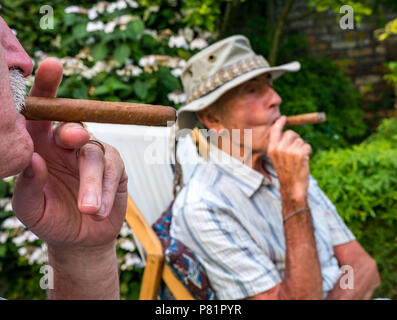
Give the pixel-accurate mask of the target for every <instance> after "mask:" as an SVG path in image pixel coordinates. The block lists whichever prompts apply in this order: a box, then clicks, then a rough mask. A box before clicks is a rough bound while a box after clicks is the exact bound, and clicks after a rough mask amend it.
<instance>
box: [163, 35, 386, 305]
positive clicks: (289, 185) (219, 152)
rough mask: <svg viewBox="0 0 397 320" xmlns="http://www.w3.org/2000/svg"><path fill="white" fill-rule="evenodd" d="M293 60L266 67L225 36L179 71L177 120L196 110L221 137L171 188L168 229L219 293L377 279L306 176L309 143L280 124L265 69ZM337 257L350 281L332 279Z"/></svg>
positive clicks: (330, 295)
mask: <svg viewBox="0 0 397 320" xmlns="http://www.w3.org/2000/svg"><path fill="white" fill-rule="evenodd" d="M299 67H300V66H299V63H297V62H292V63H289V64H286V65H282V66H279V67H269V65H268V63H267V61H266V60H265V59H264V58H263V57H261V56H257V55H256V54H255V53H254V52H253V51H252V49H251V47H250V44H249V42H248V40H247V39H246V38H245V37H243V36H233V37H230V38H227V39H224V40H222V41H220V42H217V43H215V44H213V45H212V46H210V47H208V48H206V49H204V50H203V51H201V52H200V53H198V54H197V55H195V56H194V57H192V58H191V59H190V60H189V61H188V62H187V64H186V67H185V69H184V71H183V75H182V82H183V85H184V89H185V92H186V94H187V104H186V105H185V106H183V107H182V108H181V109H180V110H179V115H178V125H179V129H186V128H190V129H191V128H194V126H195V125H196V122H197V119H198V120H199V121H200V122H201V124H202V125H203V126H204V127H206V128H207V129H210V130H211V131H212V132H216V133H217V134H218V135H219V136H218V137H216V139H215V141H213V142H214V143H215V144H216V143H218V140H220V143H218V144H217V147H216V146H214V145H212V144H211V147H210V151H209V154H208V161H207V162H204V163H202V162H200V163H198V164H197V165H196V166H195V168H194V170H193V173H192V174H191V176H190V179H188V182H187V183H186V185H185V186H184V187H183V189H182V190H181V191H180V193H179V194H178V196H177V198H176V200H175V203H174V206H173V220H172V223H171V236H172V237H174V238H176V239H178V240H180V241H181V242H182V243H184V244H185V245H186V246H187V247H189V248H190V249H191V250H192V251H193V252H194V253H195V254H196V255H197V257H198V259H199V261H200V262H201V264H202V265H203V267H204V269H205V271H206V273H207V275H208V278H209V280H210V282H211V285H212V287H213V288H214V290H215V293H216V295H217V298H219V299H324V298H327V299H369V298H371V296H372V294H373V292H374V290H375V289H376V288H377V287H378V286H379V284H380V279H379V274H378V271H377V266H376V263H375V261H374V260H373V259H372V258H371V257H370V256H369V255H368V254H367V253H366V252H365V251H364V249H363V248H362V247H361V246H360V244H359V243H358V242H357V241H356V240H355V238H354V236H353V234H352V233H351V232H350V230H349V229H348V228H347V227H346V225H345V224H344V223H343V221H342V219H341V218H340V216H339V215H338V213H337V211H336V209H335V207H334V205H333V204H332V203H331V202H330V200H329V199H328V198H327V197H326V195H325V194H324V193H323V192H322V191H321V189H320V188H319V186H318V185H317V182H316V181H315V180H314V179H313V177H311V176H310V171H309V158H310V155H311V147H310V145H309V144H308V143H306V142H305V141H303V140H302V138H301V137H300V136H299V135H298V134H297V133H295V132H294V131H291V130H288V131H285V132H283V127H284V126H285V123H286V117H285V116H280V109H279V107H280V104H281V98H280V96H279V95H278V94H277V92H276V91H275V90H274V89H273V87H272V78H273V79H274V78H277V77H278V76H280V75H281V74H282V73H284V72H286V71H298V70H299ZM247 129H248V131H247ZM232 130H233V131H232ZM235 130H239V131H237V134H235V132H236V131H235ZM244 130H245V133H244ZM247 132H248V133H250V134H251V139H246V137H245V136H244V134H246V133H247ZM224 133H225V134H224ZM227 133H229V134H227ZM231 136H232V137H233V139H231V138H230V137H231ZM212 137H213V136H212ZM212 137H211V139H212ZM189 138H190V137H189V136H187V137H185V138H184V139H180V140H179V145H178V148H184V145H186V143H188V140H187V139H189ZM212 140H214V139H212ZM189 143H191V142H189ZM233 150H234V151H233ZM236 150H237V151H236ZM247 150H248V151H249V152H248V153H247V152H246V151H247ZM242 153H244V156H243V157H242V156H241V154H242ZM185 181H186V180H185ZM343 265H348V266H350V267H351V269H347V270H348V271H349V270H352V274H350V276H351V279H350V280H351V281H352V282H353V283H350V284H353V287H352V286H351V285H349V286H347V288H346V286H344V285H342V286H341V285H340V282H341V281H340V280H341V279H343V278H341V277H343V273H342V271H341V266H343Z"/></svg>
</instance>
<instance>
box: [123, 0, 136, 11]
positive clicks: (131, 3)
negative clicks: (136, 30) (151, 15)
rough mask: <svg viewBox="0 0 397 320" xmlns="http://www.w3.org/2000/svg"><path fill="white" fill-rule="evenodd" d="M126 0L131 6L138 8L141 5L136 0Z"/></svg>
mask: <svg viewBox="0 0 397 320" xmlns="http://www.w3.org/2000/svg"><path fill="white" fill-rule="evenodd" d="M125 2H127V3H128V5H129V6H130V7H131V8H134V9H135V8H138V7H139V5H138V3H137V2H136V1H134V0H125Z"/></svg>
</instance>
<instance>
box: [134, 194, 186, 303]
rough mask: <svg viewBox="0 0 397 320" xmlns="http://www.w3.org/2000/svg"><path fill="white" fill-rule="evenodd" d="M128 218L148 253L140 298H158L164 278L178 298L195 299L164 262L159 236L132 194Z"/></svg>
mask: <svg viewBox="0 0 397 320" xmlns="http://www.w3.org/2000/svg"><path fill="white" fill-rule="evenodd" d="M126 220H127V223H128V225H129V226H130V228H131V229H132V230H133V232H134V233H135V236H136V237H137V238H138V240H139V241H140V243H141V244H142V247H143V249H144V250H145V253H146V266H145V271H144V272H143V278H142V285H141V290H140V294H139V299H140V300H156V299H157V297H158V293H159V288H160V282H161V280H163V281H164V282H165V284H166V285H167V287H168V289H169V290H170V291H171V293H172V294H173V296H174V297H175V299H177V300H194V298H193V296H192V295H191V294H190V292H189V291H188V289H187V288H186V287H185V286H184V284H183V283H182V282H181V281H180V280H179V279H178V278H177V277H176V276H175V275H174V274H173V272H172V270H171V268H170V267H169V266H168V265H167V264H165V263H164V255H163V248H162V245H161V242H160V240H159V238H158V237H157V235H156V233H155V232H154V230H153V229H152V227H151V226H150V225H149V224H148V223H147V221H146V220H145V218H144V216H143V214H142V213H141V211H140V210H139V209H138V207H137V206H136V204H135V202H134V200H133V199H132V198H131V196H128V205H127V213H126Z"/></svg>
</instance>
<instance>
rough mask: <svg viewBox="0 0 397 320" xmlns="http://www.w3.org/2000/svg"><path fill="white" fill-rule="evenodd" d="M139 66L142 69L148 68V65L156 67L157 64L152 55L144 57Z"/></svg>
mask: <svg viewBox="0 0 397 320" xmlns="http://www.w3.org/2000/svg"><path fill="white" fill-rule="evenodd" d="M138 64H139V65H140V66H141V67H146V66H148V65H155V64H156V59H155V57H154V56H152V55H150V56H143V57H142V58H141V59H140V60H139V62H138Z"/></svg>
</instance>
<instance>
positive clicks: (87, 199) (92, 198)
mask: <svg viewBox="0 0 397 320" xmlns="http://www.w3.org/2000/svg"><path fill="white" fill-rule="evenodd" d="M81 205H82V206H83V207H98V197H97V195H96V194H95V193H93V192H87V193H86V194H85V195H84V197H83V201H82V204H81Z"/></svg>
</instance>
